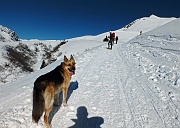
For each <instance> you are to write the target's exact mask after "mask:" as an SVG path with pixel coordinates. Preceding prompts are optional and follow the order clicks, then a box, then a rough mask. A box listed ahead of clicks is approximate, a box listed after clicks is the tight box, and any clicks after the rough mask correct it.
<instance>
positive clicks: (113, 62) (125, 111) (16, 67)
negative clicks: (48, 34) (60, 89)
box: [0, 15, 180, 128]
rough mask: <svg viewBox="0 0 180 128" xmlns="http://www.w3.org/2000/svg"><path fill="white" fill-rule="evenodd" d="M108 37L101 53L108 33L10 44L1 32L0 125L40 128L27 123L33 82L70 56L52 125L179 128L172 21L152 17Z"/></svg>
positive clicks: (176, 36)
mask: <svg viewBox="0 0 180 128" xmlns="http://www.w3.org/2000/svg"><path fill="white" fill-rule="evenodd" d="M0 27H1V26H0ZM1 28H2V27H1ZM140 31H142V33H140ZM113 32H115V34H116V36H118V37H119V40H118V43H117V44H114V45H113V48H112V50H109V49H107V43H106V42H103V39H104V38H105V37H106V36H109V32H105V33H102V34H100V35H97V36H83V37H77V38H73V39H68V40H67V41H65V42H64V41H60V40H47V41H41V40H19V41H14V40H12V39H11V38H9V37H10V36H9V35H7V34H6V33H5V32H4V31H2V30H1V31H0V37H4V36H3V35H6V37H4V38H3V40H0V47H1V49H0V52H1V53H2V55H1V56H0V59H1V65H0V70H1V73H0V78H1V81H0V128H43V127H44V123H43V122H44V121H43V120H44V119H43V117H41V119H40V121H39V123H38V124H33V123H32V116H31V114H32V89H33V86H34V85H33V83H34V81H35V80H36V78H37V77H39V76H40V75H42V74H45V73H47V72H49V71H51V70H53V69H54V68H55V67H56V66H58V65H59V64H60V63H61V62H62V61H63V56H64V55H67V56H69V55H71V54H73V55H74V58H75V60H76V66H77V67H76V74H75V75H74V76H72V79H71V83H70V87H69V90H68V98H67V103H68V106H67V107H63V105H62V106H59V107H55V106H54V107H53V109H52V111H51V113H50V116H49V122H50V123H51V125H52V128H100V127H101V128H179V127H180V119H179V118H180V101H179V99H180V22H179V18H160V17H157V16H154V15H152V16H150V17H143V18H140V19H137V20H135V21H134V22H132V23H130V24H128V25H126V26H125V27H123V28H121V29H119V30H114V31H113ZM27 51H28V52H27ZM12 53H15V54H17V55H19V58H16V57H15V56H13V55H14V54H12ZM13 57H14V58H15V59H16V61H12V60H14V59H12V58H13ZM24 57H27V58H28V59H25V60H23V58H24ZM27 60H28V61H27ZM43 60H44V63H46V64H47V66H45V67H43V68H42V69H40V67H41V66H42V62H43ZM12 62H13V63H12Z"/></svg>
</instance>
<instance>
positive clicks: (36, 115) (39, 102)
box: [32, 82, 45, 123]
mask: <svg viewBox="0 0 180 128" xmlns="http://www.w3.org/2000/svg"><path fill="white" fill-rule="evenodd" d="M44 88H45V83H39V82H38V83H36V82H35V83H34V89H33V110H32V121H33V122H35V123H38V121H39V119H40V118H41V116H42V114H43V112H44V102H45V100H44V97H43V92H44Z"/></svg>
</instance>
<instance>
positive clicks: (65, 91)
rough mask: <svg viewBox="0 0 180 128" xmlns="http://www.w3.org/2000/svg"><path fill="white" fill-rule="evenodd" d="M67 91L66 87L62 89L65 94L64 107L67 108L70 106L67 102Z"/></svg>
mask: <svg viewBox="0 0 180 128" xmlns="http://www.w3.org/2000/svg"><path fill="white" fill-rule="evenodd" d="M67 91H68V88H66V87H64V88H63V89H62V93H63V105H64V106H65V107H66V106H68V104H67V102H66V98H67Z"/></svg>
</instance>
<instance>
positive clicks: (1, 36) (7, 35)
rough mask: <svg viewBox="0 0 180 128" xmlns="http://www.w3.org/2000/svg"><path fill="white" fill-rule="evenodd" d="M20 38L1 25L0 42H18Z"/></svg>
mask: <svg viewBox="0 0 180 128" xmlns="http://www.w3.org/2000/svg"><path fill="white" fill-rule="evenodd" d="M18 40H19V37H18V36H17V34H16V33H15V32H14V31H12V30H10V29H9V28H7V27H4V26H2V25H0V41H2V42H6V41H18Z"/></svg>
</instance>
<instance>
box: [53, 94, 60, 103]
mask: <svg viewBox="0 0 180 128" xmlns="http://www.w3.org/2000/svg"><path fill="white" fill-rule="evenodd" d="M54 105H55V106H59V105H60V104H59V93H57V94H55V95H54Z"/></svg>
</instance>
